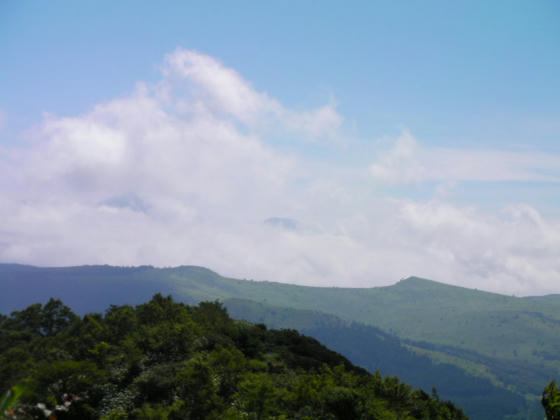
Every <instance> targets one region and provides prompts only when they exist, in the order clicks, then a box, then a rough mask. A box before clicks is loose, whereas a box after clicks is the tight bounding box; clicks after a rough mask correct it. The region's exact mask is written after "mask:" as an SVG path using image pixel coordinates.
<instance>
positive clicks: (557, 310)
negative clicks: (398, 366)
mask: <svg viewBox="0 0 560 420" xmlns="http://www.w3.org/2000/svg"><path fill="white" fill-rule="evenodd" d="M0 288H1V290H7V291H9V293H2V294H0V312H4V313H8V312H9V311H10V310H13V309H15V308H16V307H21V306H24V305H27V304H31V303H33V302H37V301H45V299H46V298H48V297H50V296H56V297H60V298H62V299H63V300H64V301H65V302H68V303H69V304H70V305H71V306H73V307H75V308H76V310H77V311H78V312H79V313H84V312H87V311H96V310H97V311H99V310H100V308H103V307H106V306H107V305H108V304H111V303H118V304H122V303H130V304H135V303H140V302H142V301H144V300H146V299H147V298H149V296H151V295H152V294H153V293H155V292H158V291H162V292H164V293H172V294H173V296H175V297H176V298H177V299H180V300H182V301H185V302H199V301H203V300H214V299H221V300H227V299H232V298H240V299H246V300H251V301H254V302H259V303H263V304H266V305H274V306H278V307H284V308H291V309H298V310H313V311H320V312H322V313H326V314H331V315H334V316H336V317H338V318H340V319H342V320H344V321H354V322H359V323H362V324H364V325H366V326H374V327H377V328H380V329H382V330H383V331H385V332H387V333H392V334H395V335H397V336H398V337H400V338H401V339H403V340H409V341H408V344H407V346H408V348H409V349H410V350H411V351H413V352H416V353H417V354H421V355H425V356H428V357H430V358H431V359H432V360H433V361H435V362H439V363H447V364H453V365H455V366H457V367H458V368H460V369H463V370H464V371H465V372H467V373H470V374H472V375H476V376H479V377H481V378H485V379H488V380H490V381H491V382H492V383H493V384H494V385H496V386H498V387H501V388H503V389H506V390H510V391H513V392H515V393H517V394H520V395H524V396H526V397H527V398H528V400H529V401H536V399H537V398H538V396H539V394H540V392H541V390H542V386H543V384H545V383H548V382H549V381H550V379H552V378H554V377H558V376H560V296H558V295H552V296H546V297H528V298H518V297H510V296H503V295H499V294H494V293H487V292H482V291H478V290H470V289H465V288H461V287H455V286H450V285H445V284H441V283H437V282H434V281H430V280H424V279H419V278H410V279H406V280H402V281H400V282H399V283H397V284H395V285H394V286H388V287H378V288H369V289H352V288H318V287H304V286H294V285H288V284H280V283H272V282H255V281H246V280H236V279H229V278H225V277H222V276H220V275H218V274H216V273H214V272H212V271H210V270H208V269H205V268H202V267H192V266H187V267H177V268H166V269H156V268H153V267H136V268H120V267H108V266H85V267H70V268H35V267H28V266H14V265H0ZM15 305H18V306H15Z"/></svg>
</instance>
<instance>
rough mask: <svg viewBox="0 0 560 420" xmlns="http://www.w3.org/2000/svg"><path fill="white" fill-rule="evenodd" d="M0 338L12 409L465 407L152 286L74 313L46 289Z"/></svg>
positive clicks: (2, 324)
mask: <svg viewBox="0 0 560 420" xmlns="http://www.w3.org/2000/svg"><path fill="white" fill-rule="evenodd" d="M0 339H1V340H0V342H2V343H9V344H2V347H1V348H0V387H1V388H2V389H9V388H10V384H13V383H18V382H19V381H22V380H25V381H26V390H25V392H24V393H21V392H20V393H19V394H18V396H20V397H21V398H20V400H19V402H18V403H17V411H13V414H14V416H15V417H14V418H18V419H31V418H45V416H49V417H50V418H56V419H61V420H62V419H98V418H100V419H105V420H109V419H111V420H116V419H255V420H256V419H287V418H290V419H292V418H293V419H325V420H326V419H466V416H465V415H464V414H463V413H462V411H461V410H460V409H458V408H456V407H455V406H454V405H453V404H452V403H450V402H443V401H440V400H439V397H437V395H433V396H429V395H428V394H426V393H425V392H423V391H420V390H414V389H412V388H411V387H410V386H409V385H407V384H404V383H402V382H400V381H399V379H397V378H396V377H385V378H383V377H382V376H381V375H380V374H379V373H377V374H375V375H371V374H369V373H367V372H366V371H365V370H364V369H361V368H358V367H355V366H354V365H352V364H351V363H350V362H349V361H348V360H346V359H345V358H344V357H342V356H341V355H339V354H337V353H334V352H332V351H330V350H329V349H327V348H326V347H324V346H323V345H321V344H320V343H319V342H317V341H316V340H314V339H312V338H309V337H305V336H303V335H301V334H299V333H298V332H296V331H294V330H269V329H267V328H266V327H265V326H264V325H262V324H256V325H255V324H250V323H248V322H244V321H235V320H233V319H232V318H230V317H229V315H228V313H227V311H226V310H225V308H224V306H223V305H222V304H221V303H218V302H204V303H201V304H200V305H198V306H196V307H194V306H187V305H184V304H181V303H176V302H174V301H173V300H172V299H171V297H165V296H162V295H161V294H156V295H155V296H153V298H152V300H150V301H149V302H147V303H143V304H140V305H137V306H129V305H124V306H110V307H109V309H108V310H107V311H106V312H105V314H103V315H102V314H96V313H92V314H87V315H85V316H83V317H81V318H80V317H77V316H76V315H74V314H73V313H72V311H71V310H70V309H69V308H68V307H66V306H65V305H63V304H62V302H60V301H58V300H51V301H49V302H48V303H47V304H45V305H40V304H35V305H32V306H30V307H28V308H27V309H25V310H23V311H17V312H13V313H12V314H11V316H9V317H1V318H0ZM12 402H13V400H12Z"/></svg>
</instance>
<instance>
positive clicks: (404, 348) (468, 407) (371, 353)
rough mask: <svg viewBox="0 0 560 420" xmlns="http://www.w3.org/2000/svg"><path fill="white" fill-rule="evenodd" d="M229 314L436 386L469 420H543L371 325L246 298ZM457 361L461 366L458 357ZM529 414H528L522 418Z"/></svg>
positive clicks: (498, 389)
mask: <svg viewBox="0 0 560 420" xmlns="http://www.w3.org/2000/svg"><path fill="white" fill-rule="evenodd" d="M224 303H225V305H226V307H227V308H228V312H229V313H230V314H231V316H232V317H234V318H237V319H246V320H248V321H251V322H261V323H264V324H266V325H268V326H270V327H273V328H296V329H298V330H299V331H300V332H301V333H303V334H305V335H308V336H311V337H313V338H316V339H317V340H319V341H320V342H322V343H324V344H325V345H327V346H328V347H329V348H331V349H333V350H335V351H337V352H339V353H341V354H344V355H345V356H346V357H348V359H349V360H350V361H351V362H352V363H354V364H356V365H358V366H363V367H365V368H367V369H368V370H369V371H371V372H374V371H376V370H379V371H380V372H383V374H385V375H389V376H397V377H399V378H401V379H403V380H405V381H406V382H408V383H410V384H412V385H414V386H415V387H418V388H422V389H423V390H424V391H426V392H428V393H430V392H431V390H432V387H436V388H437V389H438V391H439V394H440V396H441V397H442V398H443V399H446V400H451V401H453V402H455V403H456V404H458V405H459V406H460V407H462V408H463V409H464V410H465V412H466V413H467V414H468V415H469V417H470V418H472V419H477V420H496V419H500V418H505V417H506V416H507V415H510V416H511V415H514V414H518V413H523V417H521V418H533V419H540V418H542V409H540V407H539V404H537V405H536V407H535V404H532V405H529V406H528V405H527V403H526V401H525V400H524V398H522V397H521V396H520V395H519V394H516V393H514V392H512V391H508V390H507V389H505V388H504V387H503V385H502V384H494V383H492V381H490V379H489V378H488V377H484V376H483V375H477V376H478V377H475V376H472V375H468V374H466V373H465V371H464V370H462V369H460V368H458V367H456V366H453V365H452V364H449V363H445V364H444V363H441V364H440V363H433V362H432V361H431V360H430V358H429V357H427V356H426V355H421V354H418V352H415V351H411V350H410V348H411V347H412V346H411V345H403V343H402V341H401V340H399V339H398V338H396V337H395V336H392V335H390V334H387V333H385V332H383V331H381V330H380V329H378V328H375V327H372V326H366V325H364V324H359V323H356V322H352V323H351V322H347V321H343V320H341V319H340V318H338V317H335V316H333V315H329V314H324V313H321V312H317V311H309V310H298V309H289V308H282V307H277V306H272V305H265V304H261V303H256V302H252V301H248V300H245V299H236V298H233V299H228V300H226V301H225V302H224ZM459 362H464V361H463V360H462V359H459ZM528 411H530V412H531V413H532V414H533V415H532V416H530V417H526V413H527V412H528Z"/></svg>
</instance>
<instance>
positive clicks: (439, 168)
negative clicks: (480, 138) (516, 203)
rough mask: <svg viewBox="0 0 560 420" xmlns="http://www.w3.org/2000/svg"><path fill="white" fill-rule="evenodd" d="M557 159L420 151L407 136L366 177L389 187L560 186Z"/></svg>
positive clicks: (468, 151)
mask: <svg viewBox="0 0 560 420" xmlns="http://www.w3.org/2000/svg"><path fill="white" fill-rule="evenodd" d="M559 168H560V156H555V155H549V154H545V153H534V152H529V153H521V152H508V151H499V150H490V149H489V150H473V149H450V148H437V147H431V148H423V147H421V145H420V144H419V143H418V141H417V140H416V139H415V138H414V137H413V136H412V135H411V134H410V133H408V132H406V131H405V132H404V133H403V134H402V135H401V136H400V137H399V138H397V139H396V140H395V141H394V143H393V146H392V147H391V148H390V149H389V150H388V151H386V152H385V153H384V154H383V155H382V156H381V157H379V158H378V159H377V160H376V161H374V162H373V163H372V164H371V165H370V166H369V173H370V175H371V176H372V177H373V178H375V179H377V180H379V181H381V182H385V183H389V184H418V183H422V182H425V181H439V182H444V181H445V182H450V181H545V182H560V170H559Z"/></svg>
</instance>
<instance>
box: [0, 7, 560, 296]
mask: <svg viewBox="0 0 560 420" xmlns="http://www.w3.org/2000/svg"><path fill="white" fill-rule="evenodd" d="M559 19H560V3H558V2H557V1H554V0H549V1H547V0H543V1H540V2H528V1H499V0H498V1H493V2H487V1H475V0H473V1H469V2H448V1H409V2H394V1H356V2H352V3H345V2H334V1H322V2H312V1H305V2H301V1H281V2H280V1H278V2H276V1H273V2H256V1H254V2H253V1H242V2H225V1H223V2H221V1H215V2H205V1H180V2H179V1H168V2H165V3H156V2H147V1H119V2H110V1H87V0H86V1H82V2H74V1H56V0H54V1H50V2H32V1H21V0H17V1H16V0H5V1H2V2H0V262H16V263H26V264H34V265H41V266H66V265H81V264H112V265H127V266H128V265H142V264H151V265H154V266H160V267H166V266H177V265H201V266H206V267H208V268H210V269H213V270H215V271H217V272H219V273H220V274H223V275H226V276H231V277H238V278H248V279H254V280H269V281H279V282H285V283H294V284H303V285H315V286H329V287H330V286H337V287H375V286H384V285H389V284H393V283H395V282H396V281H398V280H399V279H402V278H406V277H408V276H420V277H425V278H429V279H433V280H436V281H440V282H444V283H448V284H453V285H459V286H463V287H469V288H478V289H481V290H487V291H492V292H498V293H503V294H507V295H516V296H526V295H541V294H546V293H560V259H559V258H558V255H560V78H559V77H558V69H559V68H560V25H558V22H559Z"/></svg>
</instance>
